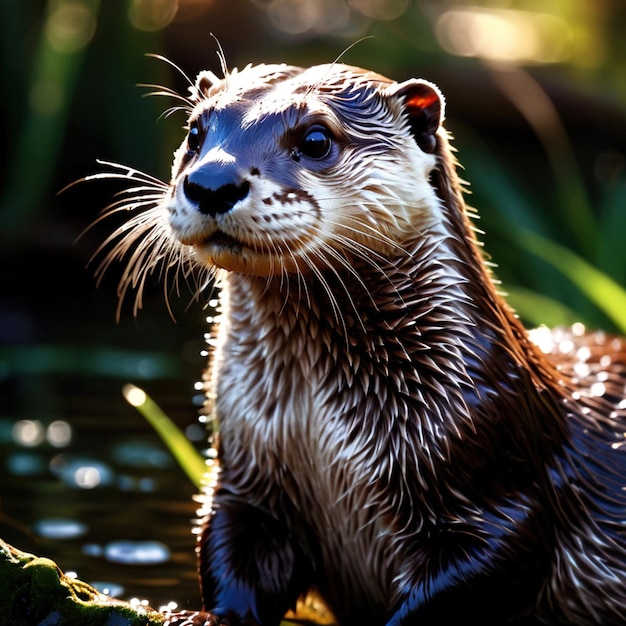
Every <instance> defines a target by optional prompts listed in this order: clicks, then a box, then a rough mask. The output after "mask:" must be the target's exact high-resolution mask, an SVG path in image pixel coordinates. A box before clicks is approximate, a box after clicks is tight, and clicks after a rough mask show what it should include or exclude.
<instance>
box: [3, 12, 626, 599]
mask: <svg viewBox="0 0 626 626" xmlns="http://www.w3.org/2000/svg"><path fill="white" fill-rule="evenodd" d="M211 33H213V34H214V35H215V36H216V37H217V38H218V39H219V41H220V43H221V45H222V47H223V49H224V52H225V56H226V59H227V62H228V65H229V66H230V67H233V66H240V67H241V66H243V65H245V64H247V63H249V62H253V63H256V62H262V61H267V62H280V61H286V62H289V63H292V64H303V65H308V64H316V63H322V62H328V61H332V60H334V59H335V58H336V57H337V56H338V55H339V54H341V53H342V51H344V50H345V49H346V48H347V47H349V46H350V45H351V44H353V43H354V42H356V41H357V40H359V39H361V38H363V37H368V36H372V37H371V38H367V39H366V40H364V41H362V42H360V43H358V45H356V46H354V47H352V48H351V49H350V50H349V51H348V52H347V53H346V54H345V56H344V57H343V59H342V60H343V61H344V62H346V63H350V64H354V65H362V66H367V67H369V68H371V69H374V70H377V71H379V72H381V73H383V74H386V75H388V76H390V77H392V78H395V79H397V80H404V79H406V78H408V77H411V76H419V77H423V78H426V79H429V80H431V81H433V82H435V83H437V84H438V85H439V86H440V87H441V89H442V90H443V92H444V94H445V95H446V99H447V127H448V128H449V130H450V131H451V132H452V133H453V134H454V136H455V138H456V140H455V145H456V147H457V148H458V151H459V152H458V156H459V159H460V161H461V163H462V164H463V167H464V172H463V176H464V178H465V179H466V180H468V181H469V182H470V184H471V192H472V194H471V196H469V202H470V203H471V204H472V205H474V206H475V207H477V209H478V211H479V213H480V215H481V219H480V221H479V222H478V227H479V228H480V229H481V230H483V231H484V232H485V234H484V235H483V236H482V237H481V238H482V239H483V240H484V242H485V248H486V250H487V251H488V252H489V254H490V255H491V257H492V260H493V262H494V263H495V264H496V266H497V267H496V270H495V271H496V275H497V277H498V278H499V279H500V280H501V282H502V289H503V291H505V292H508V293H509V294H510V301H511V302H512V303H513V304H514V306H515V307H516V309H517V310H518V312H519V313H520V315H521V317H522V318H523V319H524V321H525V322H526V323H527V324H528V325H532V326H534V325H538V324H540V323H546V324H549V325H554V324H568V323H571V322H573V321H582V322H584V323H585V324H587V325H588V326H589V327H592V328H602V329H606V330H607V331H611V332H614V331H619V332H623V333H626V292H625V290H624V285H626V160H625V155H626V3H625V2H624V1H623V0H552V1H549V0H548V1H546V0H528V1H523V0H491V1H487V0H474V1H472V2H463V1H461V0H456V1H454V0H449V1H440V2H436V1H434V0H433V1H431V2H423V1H415V0H101V1H98V0H48V1H45V0H39V1H35V0H24V1H22V0H20V1H19V2H18V1H11V0H3V1H2V3H1V5H0V34H1V36H0V46H1V49H0V63H1V67H0V81H1V86H0V93H1V94H2V95H1V96H0V108H1V110H0V120H1V122H0V128H1V131H0V133H1V134H0V155H1V157H0V158H1V159H2V168H1V170H0V185H1V187H0V447H1V448H2V449H1V451H3V452H5V451H7V450H10V449H11V448H10V447H11V446H12V445H13V443H12V442H11V439H10V436H5V435H3V433H4V432H5V431H6V429H8V428H9V426H6V428H5V429H4V430H3V428H4V426H3V424H5V425H6V424H9V425H10V424H11V423H13V422H15V421H16V420H19V419H26V418H27V419H39V420H43V422H50V421H51V420H53V419H57V418H62V419H67V420H68V421H70V422H73V423H74V424H80V429H79V430H80V432H82V433H90V434H91V436H92V438H94V439H98V438H99V437H104V436H106V434H104V430H105V426H104V424H105V422H106V423H108V422H107V420H108V419H110V420H111V421H110V424H111V426H110V427H109V429H110V430H113V429H117V431H118V432H119V431H120V430H121V431H123V432H124V433H126V434H127V433H131V432H132V433H135V432H136V431H137V432H139V431H140V430H141V429H142V428H147V426H146V425H145V424H141V422H140V420H139V418H137V419H138V421H137V422H134V421H133V419H134V418H135V416H134V413H133V412H132V409H130V408H128V407H124V406H123V401H122V400H121V397H120V395H119V388H120V387H121V385H122V384H123V383H124V382H127V381H129V380H132V381H134V382H139V383H142V384H145V385H146V386H147V388H148V389H149V390H150V391H151V393H152V395H153V396H154V397H155V399H157V400H158V401H159V402H160V403H161V404H162V405H163V406H164V408H165V409H166V411H167V412H168V413H169V414H170V415H172V416H173V417H174V419H175V420H177V421H178V423H180V424H185V423H188V422H190V421H194V420H195V415H196V411H197V407H196V406H194V405H192V403H191V397H192V395H193V389H192V385H193V381H194V380H196V379H197V378H198V376H199V374H200V371H201V369H202V367H203V361H204V359H203V357H202V356H201V350H202V349H203V332H205V330H206V328H205V322H204V319H203V318H204V317H205V315H206V314H207V312H206V311H205V310H203V307H202V306H201V305H200V304H197V303H193V302H191V292H185V291H182V292H181V295H180V296H177V295H176V294H173V295H172V296H171V297H170V302H171V303H172V306H173V309H174V311H173V317H174V318H175V321H174V320H172V316H170V313H169V312H168V310H167V306H166V304H165V297H164V294H163V286H162V285H161V284H159V280H158V277H155V278H154V281H153V283H152V284H150V285H148V288H147V291H146V297H145V298H144V300H145V305H144V310H142V311H141V312H139V314H138V316H137V318H134V317H133V314H132V302H131V301H130V300H129V302H127V304H126V306H124V307H123V308H122V313H121V318H120V320H119V322H116V319H115V318H116V308H117V297H116V285H117V281H118V279H119V276H120V274H121V271H122V266H120V265H114V266H113V267H112V268H111V270H110V271H109V272H108V274H107V275H106V276H105V278H104V280H103V281H102V284H101V285H100V286H99V288H97V287H96V285H95V280H94V278H93V272H94V270H95V266H92V267H86V266H87V264H88V260H89V258H90V257H91V256H92V255H93V254H94V252H95V251H96V249H97V248H98V246H99V245H100V244H101V243H102V241H104V239H105V238H106V236H107V235H108V234H109V233H110V232H111V231H112V230H113V228H114V225H115V220H105V221H104V222H102V223H99V224H98V225H97V226H96V227H94V228H92V229H90V230H88V231H87V232H86V233H85V234H84V235H83V236H82V237H80V238H78V237H79V235H80V234H81V233H82V232H83V231H84V230H85V229H86V228H87V227H88V226H89V225H90V224H91V223H93V222H94V220H95V219H96V218H97V216H98V214H99V212H100V211H101V210H102V209H103V208H104V207H105V206H106V205H107V204H108V203H109V202H110V201H111V199H112V197H113V194H114V193H115V192H116V191H119V190H120V188H121V187H120V185H119V184H115V183H113V182H108V183H107V182H97V183H95V182H94V183H89V184H83V185H78V186H75V187H72V188H71V189H69V190H68V191H66V192H64V193H62V194H60V195H57V192H58V191H59V190H61V189H62V188H63V187H65V186H66V185H68V184H69V183H71V182H72V181H74V180H76V179H78V178H80V177H82V176H85V175H88V174H92V173H94V172H97V171H99V170H101V169H102V168H101V166H99V165H98V164H97V162H96V159H104V160H107V161H116V162H119V163H123V164H125V165H128V166H131V167H133V168H136V169H138V170H142V171H145V172H148V173H150V174H153V175H155V176H158V177H159V178H161V179H163V180H167V179H168V177H169V167H170V165H171V161H172V150H173V149H174V148H175V147H176V146H177V145H178V143H179V142H180V141H181V139H182V137H183V134H184V133H183V130H182V126H183V125H184V119H183V117H182V115H180V114H178V115H177V114H174V115H173V116H171V117H169V118H167V119H166V118H163V117H161V114H162V113H163V111H165V110H166V109H167V108H168V107H169V106H170V105H171V102H170V101H167V100H166V99H163V98H145V97H142V96H143V95H144V94H145V93H146V91H147V90H146V89H142V88H140V87H138V86H137V85H138V84H140V83H160V84H164V85H167V86H170V87H173V88H174V89H176V90H178V91H179V92H184V91H185V90H186V83H185V80H184V78H183V77H182V76H180V75H179V74H177V73H176V72H175V71H173V70H172V68H171V67H170V66H168V65H167V64H165V63H162V62H160V61H158V60H155V59H154V58H150V57H147V56H146V54H147V53H156V54H162V55H164V56H166V57H168V58H169V59H171V60H172V61H173V62H174V63H176V64H177V65H178V66H180V67H181V68H182V70H183V71H184V72H185V73H186V74H187V75H189V76H191V77H193V76H195V75H196V73H197V72H198V71H199V70H200V69H204V68H208V69H212V70H213V71H215V72H216V73H219V71H220V67H219V62H218V58H217V54H216V43H215V40H214V39H213V38H212V37H211ZM125 411H127V412H126V413H125ZM110 416H115V419H113V418H112V417H110ZM3 437H4V438H3ZM77 441H78V442H79V443H78V444H77V446H78V447H85V445H86V444H85V443H84V441H85V440H84V439H83V440H80V433H79V434H78V435H77ZM96 445H101V446H103V445H104V443H102V442H97V444H96ZM35 478H37V479H38V480H41V475H36V474H35ZM181 480H182V481H184V480H185V479H184V477H182V475H181ZM8 484H9V483H8V482H6V481H4V485H5V487H4V491H3V492H2V493H0V496H1V497H2V498H3V502H2V504H3V505H4V508H5V509H7V510H8V515H9V516H12V520H13V522H15V518H20V517H22V516H24V517H27V516H28V515H30V513H29V510H28V509H27V508H26V506H27V505H23V506H22V505H21V504H20V505H19V506H17V505H16V507H14V508H11V506H8V507H7V502H8V503H11V502H16V501H18V502H23V501H24V496H23V495H21V496H19V498H21V500H20V499H19V498H17V500H15V494H16V493H22V494H23V493H24V492H23V491H19V489H22V487H23V484H22V487H19V485H18V487H19V489H18V487H15V488H14V490H13V491H12V492H11V493H8V492H7V489H8V487H7V485H8ZM55 489H56V487H55ZM187 491H189V492H191V491H193V489H192V487H191V486H189V489H188V490H187ZM54 493H55V494H56V493H57V492H56V491H54ZM33 494H35V492H34V491H33ZM180 496H181V502H182V501H187V498H188V496H189V494H188V493H186V492H185V493H182V494H180ZM29 497H31V500H28V502H30V503H31V504H32V502H35V501H37V502H39V501H40V496H39V495H32V494H31V496H29ZM55 497H57V499H58V496H55ZM118 497H119V494H117V495H114V496H113V498H114V499H115V498H118ZM11 498H14V499H13V500H12V499H11ZM131 500H132V499H129V500H128V501H126V504H125V505H124V506H131V504H132V502H131ZM115 501H117V500H115ZM51 502H52V501H51V500H46V503H47V504H46V506H52V504H51ZM28 506H30V504H29V505H28ZM77 506H78V505H77ZM107 506H109V505H107ZM20 507H22V508H20ZM191 514H192V513H190V512H189V511H187V510H185V515H191ZM2 518H3V513H2V510H0V522H1V521H2ZM181 519H183V518H182V517H181ZM184 519H185V520H186V519H187V517H185V518H184ZM125 523H126V524H128V523H129V522H125ZM130 523H131V524H132V522H130ZM9 525H10V524H9ZM14 525H15V524H14ZM185 525H186V522H185V523H184V524H182V526H183V527H184V526H185ZM144 532H145V531H144ZM181 532H183V533H186V532H187V530H186V528H184V529H183V530H182V531H181ZM3 534H4V535H5V538H7V539H8V538H9V537H6V534H5V532H4V531H3V530H2V528H0V536H2V535H3ZM27 536H28V534H27V533H24V534H23V535H19V534H18V536H17V539H16V541H17V542H18V543H20V544H21V543H23V541H25V538H26V537H27ZM185 537H186V535H185ZM181 551H182V552H185V553H187V552H189V559H190V561H192V560H193V554H192V547H191V548H184V549H181ZM51 552H52V554H53V556H55V554H54V549H53V548H51ZM56 556H58V553H57V554H56ZM85 567H88V565H86V566H85ZM192 567H193V566H192ZM190 578H191V579H192V578H193V572H191V574H190ZM190 584H192V585H195V582H192V583H190ZM194 593H195V591H194Z"/></svg>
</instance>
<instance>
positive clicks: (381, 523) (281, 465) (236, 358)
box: [215, 310, 405, 607]
mask: <svg viewBox="0 0 626 626" xmlns="http://www.w3.org/2000/svg"><path fill="white" fill-rule="evenodd" d="M309 313H310V312H303V311H292V310H284V311H283V312H282V320H281V322H280V323H276V322H273V323H272V325H271V326H268V327H267V328H265V327H263V326H262V325H256V327H255V333H254V334H255V337H256V339H252V338H251V337H250V339H248V335H249V334H250V331H251V328H252V326H251V325H250V321H249V320H248V321H247V323H246V324H245V325H239V324H237V323H236V320H234V321H235V324H234V325H233V327H230V328H224V329H223V331H224V333H225V336H224V337H223V343H222V346H221V349H220V352H219V354H218V355H217V359H218V361H219V362H218V363H217V364H216V372H217V376H216V380H215V386H216V394H217V403H216V412H217V417H218V419H219V423H220V441H221V452H220V456H221V459H222V464H223V472H222V481H223V482H224V483H226V484H227V486H228V489H229V491H231V492H235V493H237V494H238V495H239V496H240V497H241V498H242V499H245V501H247V502H250V503H252V504H254V505H256V506H258V507H260V508H261V509H265V510H266V511H268V512H270V513H271V514H272V515H274V516H276V517H277V518H278V519H281V520H283V519H284V517H285V516H288V517H289V516H292V517H293V519H288V520H286V521H287V523H288V524H290V525H291V526H293V527H294V528H295V529H296V530H298V529H300V528H306V530H307V532H308V531H312V532H313V534H314V536H315V538H316V542H317V544H318V545H316V546H315V549H316V550H318V551H319V552H320V557H321V560H322V563H321V564H320V569H321V570H322V571H321V572H320V574H321V577H322V578H323V580H324V581H327V582H328V585H329V586H330V587H331V588H337V589H342V592H343V593H344V594H346V597H348V596H349V595H350V591H349V588H350V587H351V588H352V589H353V590H354V593H359V594H363V592H364V591H366V592H367V594H369V595H370V597H371V600H372V602H373V604H375V605H376V606H379V607H380V606H385V605H388V603H390V602H393V601H394V591H393V587H394V578H395V577H396V576H398V574H399V571H400V569H401V560H402V558H404V556H405V555H402V554H400V552H399V551H398V550H397V549H394V546H395V545H396V544H397V543H398V542H401V541H402V537H403V532H402V530H401V529H399V528H398V527H397V524H398V522H399V521H400V523H401V520H399V516H398V515H397V511H395V509H396V508H397V507H398V506H399V505H401V500H402V495H398V493H396V492H392V491H391V490H390V489H389V475H390V474H391V473H392V472H393V471H394V470H393V469H392V468H391V464H392V463H393V461H394V460H393V459H392V458H390V456H389V450H388V449H386V448H385V446H381V445H380V442H383V441H388V440H389V432H385V433H382V432H380V430H379V427H380V428H383V430H384V429H385V428H386V427H387V426H388V420H387V421H386V424H387V426H385V424H383V422H385V420H381V419H379V418H380V416H381V415H382V413H383V405H384V404H385V401H388V403H389V405H390V406H393V405H394V404H396V403H395V401H394V400H393V399H392V398H391V397H390V395H391V394H392V393H393V390H391V389H389V383H388V382H385V381H384V380H382V378H381V377H380V376H379V375H378V374H377V373H376V371H375V369H376V368H375V366H374V365H373V364H372V362H371V360H368V358H367V356H368V355H367V353H366V352H363V351H362V350H360V351H355V352H354V353H352V352H350V347H349V346H348V345H347V344H346V343H345V339H344V343H343V344H342V343H340V342H339V340H338V337H337V336H336V330H333V329H331V328H328V327H324V326H323V325H322V324H320V323H319V321H318V320H317V319H315V318H312V317H311V315H310V314H309ZM231 322H232V320H231ZM269 323H270V322H269V321H268V325H269ZM246 329H247V331H248V332H247V333H246ZM261 329H262V330H261ZM394 561H395V562H394ZM382 562H386V566H385V567H381V563H382ZM339 581H340V582H341V584H333V582H334V583H338V582H339Z"/></svg>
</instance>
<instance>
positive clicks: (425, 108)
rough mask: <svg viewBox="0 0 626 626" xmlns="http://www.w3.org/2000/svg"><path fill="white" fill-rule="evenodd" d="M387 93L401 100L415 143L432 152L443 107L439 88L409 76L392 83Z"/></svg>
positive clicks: (442, 98)
mask: <svg viewBox="0 0 626 626" xmlns="http://www.w3.org/2000/svg"><path fill="white" fill-rule="evenodd" d="M387 93H388V94H389V95H390V96H393V97H396V98H399V99H400V100H401V102H402V107H403V109H404V111H405V113H406V115H407V117H408V120H409V124H410V126H411V132H412V133H413V136H414V137H415V141H416V142H417V145H418V146H419V147H420V148H421V149H422V150H423V151H424V152H429V153H432V152H434V151H435V148H436V146H437V138H436V136H435V135H436V133H437V131H438V130H439V127H440V126H441V123H442V121H443V117H444V109H445V101H444V97H443V95H442V93H441V92H440V91H439V89H438V88H437V87H436V86H435V85H433V84H432V83H429V82H428V81H426V80H418V79H417V78H411V79H409V80H407V81H405V82H403V83H397V84H395V85H393V86H392V87H390V88H389V89H388V92H387Z"/></svg>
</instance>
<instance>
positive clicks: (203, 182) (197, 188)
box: [183, 163, 250, 217]
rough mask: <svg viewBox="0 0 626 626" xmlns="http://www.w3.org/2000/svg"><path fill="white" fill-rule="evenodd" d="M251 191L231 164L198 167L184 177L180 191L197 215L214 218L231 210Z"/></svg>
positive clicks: (246, 182)
mask: <svg viewBox="0 0 626 626" xmlns="http://www.w3.org/2000/svg"><path fill="white" fill-rule="evenodd" d="M249 190H250V183H249V182H248V181H247V180H242V179H241V177H240V176H239V175H238V173H237V171H236V169H235V167H234V164H230V163H229V164H224V165H218V164H215V163H211V164H204V165H200V166H199V167H197V168H196V169H194V170H193V171H192V172H190V173H189V174H187V176H185V179H184V181H183V192H184V194H185V197H186V198H187V199H188V200H189V201H190V202H191V203H192V204H194V205H195V206H196V207H197V208H198V210H199V211H200V213H202V214H203V215H209V216H211V217H215V216H217V215H220V214H222V213H227V212H228V211H230V210H231V209H232V208H233V207H234V206H235V205H236V204H237V203H238V202H239V201H240V200H243V199H244V198H245V197H246V196H247V195H248V192H249Z"/></svg>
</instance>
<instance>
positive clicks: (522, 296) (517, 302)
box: [504, 285, 580, 327]
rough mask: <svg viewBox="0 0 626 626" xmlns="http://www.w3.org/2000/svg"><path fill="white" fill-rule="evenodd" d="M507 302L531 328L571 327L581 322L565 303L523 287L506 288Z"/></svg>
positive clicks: (578, 316)
mask: <svg viewBox="0 0 626 626" xmlns="http://www.w3.org/2000/svg"><path fill="white" fill-rule="evenodd" d="M504 292H505V295H506V300H507V302H508V303H509V304H510V305H511V306H512V307H513V309H514V310H515V312H516V313H517V314H518V315H519V316H520V317H521V318H522V320H524V322H525V323H526V324H529V325H531V326H541V325H542V324H545V325H546V326H550V327H554V326H571V325H572V324H573V323H574V322H579V321H580V315H578V314H577V313H576V312H574V311H572V309H570V308H569V307H567V306H565V305H564V304H563V303H561V302H559V301H558V300H555V299H554V298H550V297H549V296H545V295H543V294H540V293H537V292H536V291H532V290H531V289H524V288H523V287H510V286H508V285H507V286H506V287H505V288H504Z"/></svg>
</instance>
